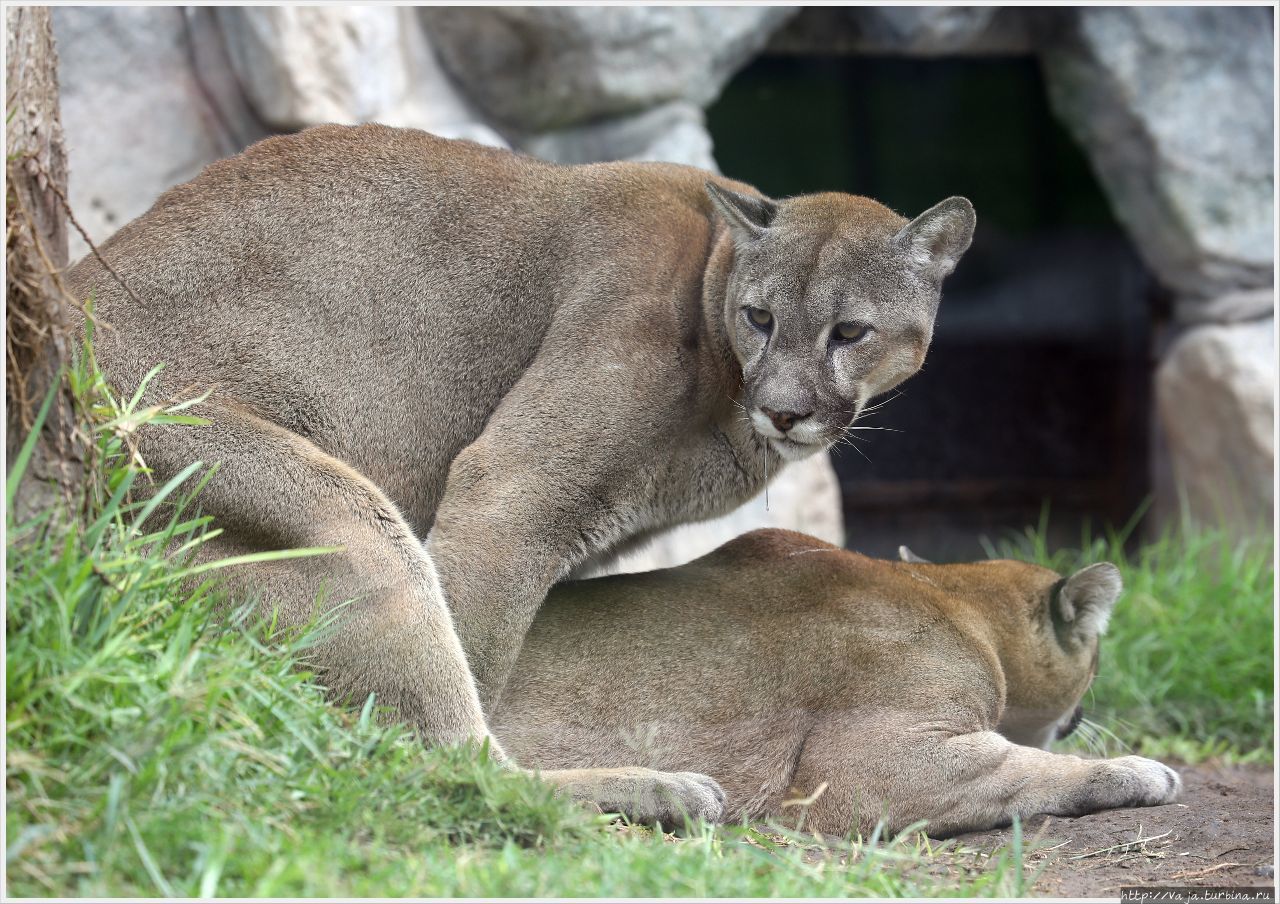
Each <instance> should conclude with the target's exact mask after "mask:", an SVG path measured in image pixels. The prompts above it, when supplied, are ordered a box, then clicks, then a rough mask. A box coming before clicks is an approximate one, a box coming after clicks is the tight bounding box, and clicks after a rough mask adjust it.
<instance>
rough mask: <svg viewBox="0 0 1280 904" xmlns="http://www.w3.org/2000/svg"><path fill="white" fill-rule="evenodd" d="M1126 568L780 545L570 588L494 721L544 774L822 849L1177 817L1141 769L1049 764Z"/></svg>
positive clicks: (816, 543)
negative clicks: (904, 837) (884, 834)
mask: <svg viewBox="0 0 1280 904" xmlns="http://www.w3.org/2000/svg"><path fill="white" fill-rule="evenodd" d="M1119 593H1120V574H1119V572H1118V571H1117V570H1116V568H1115V567H1114V566H1113V565H1108V564H1099V565H1091V566H1089V567H1088V568H1084V569H1081V570H1080V571H1077V572H1076V573H1075V574H1073V575H1071V576H1070V577H1068V578H1066V579H1062V578H1060V577H1059V576H1058V575H1057V574H1055V573H1054V572H1052V571H1050V570H1048V569H1046V568H1041V567H1038V566H1035V565H1028V564H1024V563H1021V562H1013V561H993V562H979V563H975V564H970V565H931V564H927V563H924V562H922V561H920V560H915V561H911V562H903V563H897V562H884V561H879V560H876V559H868V558H866V557H864V556H860V555H857V554H856V553H852V552H848V551H846V550H843V549H839V548H837V547H834V546H830V545H828V544H826V543H823V542H822V541H820V540H815V539H813V538H812V537H806V536H804V535H802V534H797V533H792V532H790V531H781V530H762V531H756V532H754V533H750V534H747V535H745V536H742V537H739V538H737V539H736V540H733V541H731V542H729V543H726V544H725V545H724V546H722V547H720V548H719V549H718V550H716V551H715V552H713V553H711V554H709V555H707V556H705V557H704V558H701V559H698V560H697V561H695V562H691V563H690V564H688V565H684V566H682V567H680V568H672V569H668V570H666V571H658V572H650V573H647V574H635V575H619V576H615V577H608V578H599V579H597V580H593V581H580V582H574V583H568V584H563V585H561V586H559V587H557V588H556V589H555V590H553V591H552V593H551V595H550V597H549V598H548V600H547V603H546V605H545V606H544V607H543V609H542V611H541V612H540V613H539V614H538V618H537V619H536V621H535V622H534V624H533V628H532V629H531V630H530V632H529V635H528V638H527V639H526V641H525V645H524V649H523V650H522V651H521V653H520V658H519V660H518V662H517V665H516V669H515V671H514V672H513V675H512V680H511V682H510V683H509V684H508V686H507V688H506V691H505V693H504V694H503V696H502V700H501V703H500V704H499V706H498V708H497V710H496V712H495V713H494V716H493V719H492V725H493V730H494V732H495V733H496V734H497V735H498V737H499V738H500V739H501V740H502V743H503V744H504V745H505V747H506V749H507V750H508V751H509V752H511V753H512V754H513V755H514V756H515V757H516V758H517V760H519V761H520V762H521V763H523V764H525V765H526V766H540V767H542V768H548V769H560V768H572V767H574V766H579V765H583V764H586V763H591V764H595V765H609V764H623V763H628V764H635V763H639V764H642V765H647V766H649V767H651V768H653V769H672V770H694V771H697V772H700V773H705V774H707V775H711V776H713V777H715V778H716V779H717V780H718V781H719V782H720V784H721V785H722V786H723V788H724V790H725V792H726V794H727V795H728V812H729V814H730V816H731V817H732V818H740V817H742V816H746V817H751V818H764V817H772V818H780V819H783V820H787V819H790V820H792V821H794V820H795V819H796V818H797V817H798V812H799V809H800V808H799V807H796V808H794V809H791V808H788V801H796V800H800V799H805V798H811V799H812V803H810V804H808V805H807V806H806V807H805V808H804V809H806V810H807V814H806V816H805V822H804V824H805V826H806V827H808V828H811V829H814V830H817V831H821V832H825V833H828V834H841V835H842V834H845V833H846V832H849V831H850V830H851V829H852V830H861V831H864V832H866V831H869V830H870V828H871V827H872V826H874V825H875V823H876V822H877V821H878V820H880V819H881V818H885V819H886V820H887V825H888V828H889V830H890V831H896V830H899V829H901V828H903V827H905V826H907V825H908V824H910V823H913V822H916V821H917V820H927V821H928V826H927V831H928V832H929V833H930V834H933V835H938V836H945V835H951V834H955V833H958V832H966V831H972V830H980V829H987V828H992V827H995V826H998V825H1002V824H1006V823H1008V822H1009V821H1010V820H1011V819H1012V818H1013V817H1014V816H1018V817H1023V818H1025V817H1027V816H1031V815H1033V814H1036V813H1050V814H1057V815H1062V816H1073V815H1078V814H1082V813H1088V812H1092V811H1094V810H1101V809H1106V808H1108V807H1128V806H1147V805H1152V804H1164V803H1169V802H1170V801H1172V800H1173V799H1174V798H1175V797H1176V796H1177V794H1178V791H1179V788H1180V782H1179V779H1178V775H1177V773H1175V772H1174V771H1173V770H1171V769H1169V768H1167V767H1165V766H1163V765H1161V764H1160V763H1157V762H1155V761H1153V760H1148V759H1144V758H1142V757H1137V756H1126V757H1121V758H1119V759H1110V760H1106V759H1102V760H1091V759H1082V758H1080V757H1077V756H1070V755H1066V754H1058V753H1049V752H1047V750H1046V749H1045V748H1048V746H1049V744H1050V742H1052V741H1053V740H1055V739H1056V738H1061V737H1063V736H1065V735H1066V734H1069V733H1070V732H1071V731H1072V730H1073V729H1074V728H1075V726H1076V723H1077V722H1078V721H1079V719H1080V711H1081V710H1080V705H1079V701H1080V698H1081V697H1082V695H1083V694H1084V692H1085V690H1086V689H1087V688H1088V687H1089V683H1090V682H1091V681H1092V680H1093V675H1094V671H1095V669H1096V668H1097V662H1098V636H1099V635H1100V634H1101V633H1102V632H1103V630H1104V629H1105V627H1106V623H1107V619H1108V616H1109V615H1110V613H1111V608H1112V606H1113V605H1114V604H1115V601H1116V597H1117V596H1118V595H1119Z"/></svg>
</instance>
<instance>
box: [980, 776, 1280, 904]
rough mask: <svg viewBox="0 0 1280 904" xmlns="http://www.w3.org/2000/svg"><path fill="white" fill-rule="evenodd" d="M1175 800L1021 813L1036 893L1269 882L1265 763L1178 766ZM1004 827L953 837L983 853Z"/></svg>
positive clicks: (1270, 825) (1093, 893)
mask: <svg viewBox="0 0 1280 904" xmlns="http://www.w3.org/2000/svg"><path fill="white" fill-rule="evenodd" d="M1178 771H1179V772H1180V773H1181V775H1182V782H1183V789H1184V790H1183V795H1182V799H1181V800H1180V801H1179V802H1178V803H1176V804H1170V805H1167V806H1163V807H1145V808H1141V809H1134V810H1109V811H1106V812H1102V813H1094V814H1092V815H1089V816H1081V817H1078V818H1076V819H1064V818H1061V817H1050V816H1041V817H1036V818H1034V819H1031V820H1028V821H1027V823H1026V824H1025V826H1024V827H1023V838H1024V839H1025V840H1026V842H1027V843H1026V848H1027V849H1028V851H1029V853H1028V854H1027V855H1026V858H1025V862H1026V864H1027V866H1028V868H1029V870H1030V871H1031V872H1032V873H1033V874H1034V873H1035V872H1036V871H1037V870H1038V871H1039V875H1038V877H1037V878H1036V879H1035V884H1034V886H1033V888H1032V893H1033V894H1035V895H1044V896H1054V897H1069V898H1082V897H1088V898H1097V897H1107V898H1114V897H1117V896H1119V894H1120V888H1121V887H1122V886H1126V885H1158V886H1192V887H1196V886H1200V887H1213V886H1247V885H1253V886H1259V885H1260V886H1274V885H1275V875H1274V872H1272V870H1273V868H1274V863H1275V846H1274V837H1275V836H1274V803H1273V802H1274V800H1275V786H1274V783H1273V774H1272V770H1271V768H1270V767H1260V766H1253V767H1244V766H1235V767H1227V766H1212V765H1206V766H1194V767H1191V766H1184V767H1180V768H1179V769H1178ZM1009 839H1010V832H1009V830H1008V829H1004V830H1000V831H994V832H975V833H971V834H968V835H963V836H960V837H959V838H958V839H957V842H958V843H959V844H960V845H961V846H963V847H964V848H968V849H976V850H977V851H982V852H988V853H989V852H991V851H994V850H995V849H997V848H999V847H1000V846H1001V845H1005V844H1008V842H1009Z"/></svg>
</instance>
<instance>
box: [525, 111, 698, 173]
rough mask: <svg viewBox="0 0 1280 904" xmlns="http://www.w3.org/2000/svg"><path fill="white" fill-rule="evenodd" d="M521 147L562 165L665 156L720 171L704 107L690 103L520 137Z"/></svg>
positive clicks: (652, 158) (674, 160)
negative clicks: (712, 148)
mask: <svg viewBox="0 0 1280 904" xmlns="http://www.w3.org/2000/svg"><path fill="white" fill-rule="evenodd" d="M517 145H518V146H519V147H520V149H521V150H523V151H527V152H528V153H530V154H533V155H535V156H538V157H542V158H543V159H545V160H554V161H555V162H557V163H595V162H597V161H601V160H665V161H667V162H668V163H684V164H687V165H689V166H697V167H701V168H702V169H708V170H713V171H714V170H716V161H715V158H714V157H712V155H711V135H710V133H709V132H707V127H706V120H705V118H704V117H703V115H702V109H701V108H700V107H697V106H695V105H694V104H691V103H688V102H686V101H674V102H672V103H669V104H662V105H661V106H657V107H654V108H652V109H650V110H645V111H644V112H643V113H636V114H634V115H631V116H616V117H613V118H611V119H602V120H597V121H595V122H590V123H587V124H586V125H581V126H571V127H569V128H567V129H561V130H559V131H554V132H543V133H541V134H537V135H529V136H526V137H524V138H523V139H517Z"/></svg>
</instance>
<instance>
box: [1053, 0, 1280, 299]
mask: <svg viewBox="0 0 1280 904" xmlns="http://www.w3.org/2000/svg"><path fill="white" fill-rule="evenodd" d="M1073 22H1074V24H1073V26H1072V27H1071V29H1070V30H1069V33H1068V34H1067V35H1066V36H1065V38H1064V40H1063V41H1062V42H1061V43H1060V44H1058V45H1057V46H1055V47H1054V48H1052V49H1050V50H1048V51H1047V52H1046V53H1045V57H1044V60H1045V71H1046V75H1047V78H1048V84H1049V90H1050V98H1051V100H1052V102H1053V105H1054V107H1055V109H1056V110H1057V112H1058V114H1059V115H1060V116H1061V118H1062V119H1063V120H1064V122H1065V123H1066V124H1067V126H1068V127H1069V128H1070V130H1071V131H1072V132H1073V133H1074V134H1075V136H1076V137H1077V138H1078V139H1079V140H1080V142H1081V143H1082V144H1083V145H1084V147H1085V149H1086V150H1087V152H1088V154H1089V156H1090V158H1091V159H1092V161H1093V165H1094V168H1095V169H1096V170H1097V172H1098V175H1099V178H1100V179H1101V180H1102V183H1103V186H1104V187H1105V188H1106V190H1107V194H1108V195H1109V197H1110V198H1111V201H1112V205H1113V207H1114V209H1115V211H1116V215H1117V216H1118V217H1119V218H1120V220H1121V221H1122V222H1123V223H1124V224H1125V226H1126V227H1127V229H1128V230H1129V233H1130V234H1131V235H1132V236H1133V237H1134V239H1135V241H1136V242H1137V244H1138V247H1139V250H1140V251H1141V252H1142V254H1143V256H1144V258H1145V259H1146V260H1147V262H1148V264H1149V265H1150V266H1151V267H1152V268H1153V269H1154V270H1155V272H1156V274H1157V275H1158V276H1159V277H1160V278H1161V280H1162V281H1163V282H1165V283H1166V284H1167V285H1169V286H1171V287H1172V288H1174V289H1176V290H1177V291H1178V292H1180V293H1181V294H1183V295H1184V296H1188V297H1190V298H1197V299H1211V298H1214V297H1217V296H1220V295H1222V294H1224V293H1227V292H1231V291H1233V290H1236V289H1241V288H1245V289H1247V288H1259V287H1268V286H1270V285H1271V272H1272V260H1273V246H1274V241H1275V237H1274V233H1273V229H1272V218H1273V206H1272V186H1273V184H1274V173H1273V168H1272V161H1273V147H1272V129H1273V121H1274V102H1275V101H1274V94H1273V89H1272V58H1273V51H1274V48H1273V46H1272V39H1271V32H1272V26H1271V11H1270V10H1268V9H1267V8H1265V7H1230V8H1228V7H1175V8H1170V7H1081V8H1078V9H1076V10H1074V18H1073Z"/></svg>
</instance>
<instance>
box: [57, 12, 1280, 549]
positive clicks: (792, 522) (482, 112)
mask: <svg viewBox="0 0 1280 904" xmlns="http://www.w3.org/2000/svg"><path fill="white" fill-rule="evenodd" d="M1272 16H1273V12H1272V10H1270V9H1269V8H1266V7H1236V8H1226V7H1138V8H1125V7H1074V8H1071V7H1063V8H1031V7H1008V8H994V7H992V8H985V7H984V8H978V7H973V8H966V7H853V8H831V7H824V8H816V7H815V8H805V9H800V8H769V7H749V8H748V7H744V8H733V7H608V8H605V7H600V8H593V7H518V8H501V7H438V8H430V7H421V8H416V9H397V8H391V7H291V8H273V7H244V8H238V7H218V8H205V7H190V8H172V7H58V8H55V9H54V11H53V18H54V28H55V34H56V36H57V39H58V42H59V49H60V57H61V60H62V70H61V73H60V74H61V81H62V95H63V96H62V104H63V120H64V126H65V129H66V134H67V143H68V149H69V154H70V158H71V199H72V202H73V204H74V205H75V207H76V210H77V213H78V218H79V220H80V222H81V223H82V224H83V225H84V227H85V229H86V230H87V232H88V233H89V235H90V236H91V238H93V239H94V240H95V241H97V240H101V239H102V238H105V237H106V236H107V235H109V234H110V233H111V232H113V231H114V230H115V229H116V228H118V227H119V226H120V225H121V224H123V223H124V222H126V221H128V220H129V219H131V218H132V217H134V216H136V215H138V214H139V213H141V212H142V211H143V210H145V209H146V208H147V206H149V205H150V204H151V202H152V201H153V200H154V199H155V197H156V196H157V195H158V194H159V193H160V192H161V191H162V190H163V189H165V188H167V187H168V186H170V185H172V184H176V183H178V182H182V181H184V180H186V179H188V178H190V177H192V176H194V175H195V174H196V173H197V172H198V171H199V170H200V169H201V168H202V167H203V166H204V165H206V164H207V163H209V162H211V161H213V160H215V159H218V158H219V157H223V156H226V155H228V154H231V153H235V152H236V151H238V150H240V149H241V148H242V147H244V146H245V145H246V144H248V143H250V142H252V141H254V140H256V139H258V138H260V137H263V136H265V135H268V134H271V133H273V132H278V131H287V130H292V129H298V128H302V127H304V126H307V125H311V124H315V123H319V122H329V121H336V122H353V123H354V122H363V121H370V120H377V121H382V122H387V123H390V124H393V125H402V126H413V127H418V128H424V129H428V130H430V131H434V132H437V133H439V134H443V135H447V136H451V137H465V138H470V139H472V140H476V141H481V142H484V143H488V144H494V145H499V146H509V147H513V148H516V149H519V150H522V151H525V152H528V153H532V154H536V155H539V156H542V157H546V158H548V159H552V160H557V161H561V162H567V163H585V162H591V161H596V160H607V159H654V160H670V161H676V162H683V163H690V164H693V165H697V166H702V167H706V168H714V167H715V159H714V154H713V150H714V149H713V147H712V142H711V138H710V135H709V134H708V133H707V130H706V127H705V124H704V120H703V110H704V109H705V107H706V106H707V104H709V103H710V102H711V101H712V100H714V98H715V97H716V96H717V94H718V93H719V91H720V90H721V89H722V88H723V86H724V84H725V83H726V82H727V80H728V79H729V78H730V77H731V76H732V75H733V73H734V72H735V71H736V70H737V69H738V68H739V67H741V66H742V65H744V64H745V63H746V62H748V61H749V60H750V59H751V58H752V57H753V56H754V55H756V54H758V53H760V52H762V51H764V50H766V49H768V50H769V51H771V52H776V53H828V54H829V53H871V54H906V55H916V56H924V57H928V56H938V55H943V54H983V53H1034V54H1037V55H1039V56H1040V58H1041V60H1042V62H1043V65H1044V71H1045V76H1046V81H1047V84H1048V87H1049V92H1050V99H1051V101H1052V103H1053V106H1054V109H1055V110H1056V112H1057V114H1058V115H1059V116H1060V117H1061V119H1062V120H1063V122H1064V123H1065V124H1066V126H1067V128H1068V129H1069V130H1070V131H1071V132H1072V134H1073V135H1075V136H1076V138H1077V139H1078V140H1079V141H1080V142H1081V144H1082V145H1083V147H1084V149H1085V151H1086V153H1087V154H1088V155H1089V157H1090V159H1091V160H1092V162H1093V165H1094V168H1095V169H1096V171H1097V173H1098V176H1099V179H1100V181H1101V183H1102V185H1103V187H1104V189H1105V190H1106V192H1107V194H1108V196H1109V197H1110V199H1111V202H1112V204H1113V206H1114V209H1115V212H1116V215H1117V217H1118V219H1119V220H1120V221H1121V222H1122V223H1123V224H1124V225H1125V227H1126V228H1127V229H1128V230H1129V232H1130V234H1131V235H1132V237H1133V239H1134V242H1135V244H1136V246H1137V247H1138V249H1139V250H1140V252H1141V253H1142V255H1143V256H1144V258H1145V259H1146V261H1147V262H1148V264H1149V266H1150V267H1151V268H1152V270H1153V272H1154V273H1155V274H1156V275H1157V276H1158V278H1159V279H1160V280H1161V281H1162V282H1163V283H1164V284H1165V285H1166V286H1167V287H1168V288H1169V289H1170V290H1171V291H1172V292H1173V293H1174V294H1175V303H1174V310H1175V322H1176V325H1177V326H1178V328H1179V329H1185V330H1187V331H1188V332H1187V337H1186V339H1185V341H1183V342H1178V343H1175V344H1174V345H1173V346H1172V350H1171V351H1170V354H1169V357H1168V358H1167V360H1166V361H1165V362H1164V364H1163V365H1162V366H1161V367H1160V369H1159V371H1158V374H1157V377H1156V379H1157V382H1158V386H1157V392H1158V395H1159V398H1160V400H1161V405H1160V412H1161V419H1162V424H1163V426H1164V428H1165V431H1164V433H1165V436H1166V437H1167V439H1168V443H1169V446H1170V454H1171V456H1172V459H1173V462H1174V467H1175V470H1176V471H1177V473H1178V475H1179V477H1180V479H1181V480H1182V482H1183V484H1184V485H1187V486H1191V485H1192V484H1194V486H1195V487H1196V489H1195V490H1194V492H1188V493H1187V494H1186V495H1187V498H1189V499H1192V500H1193V502H1192V508H1193V509H1194V510H1195V512H1194V513H1195V514H1197V515H1198V516H1200V517H1201V518H1202V519H1203V520H1208V521H1213V520H1216V519H1217V518H1218V511H1219V509H1220V508H1221V507H1220V506H1210V505H1209V503H1208V502H1207V500H1209V499H1211V498H1215V497H1216V496H1217V495H1225V494H1229V493H1231V492H1233V491H1232V490H1231V489H1230V487H1232V486H1234V485H1235V484H1236V483H1238V482H1239V481H1238V474H1237V472H1238V471H1240V469H1245V470H1246V471H1247V472H1248V475H1249V476H1248V479H1246V480H1245V481H1244V484H1243V485H1244V486H1247V487H1250V488H1252V489H1251V492H1253V493H1254V495H1255V497H1256V498H1257V499H1258V500H1259V504H1260V505H1265V507H1270V506H1271V505H1273V504H1274V500H1273V498H1272V494H1271V489H1270V486H1271V484H1270V475H1271V473H1272V467H1273V465H1272V460H1273V453H1272V452H1270V451H1268V448H1269V447H1264V446H1262V445H1258V444H1256V443H1253V444H1252V445H1250V446H1249V448H1251V449H1252V450H1253V451H1252V452H1250V453H1249V454H1248V455H1242V456H1237V457H1232V456H1230V455H1227V454H1225V453H1224V454H1222V455H1213V454H1207V453H1206V452H1205V449H1204V447H1203V446H1202V445H1200V444H1195V443H1193V442H1192V435H1191V433H1189V432H1187V430H1185V429H1184V426H1185V424H1184V421H1183V420H1181V419H1180V418H1181V417H1182V411H1181V410H1180V409H1179V408H1178V406H1177V402H1176V399H1178V398H1179V397H1181V396H1184V395H1186V394H1187V393H1188V392H1189V388H1194V390H1195V391H1194V395H1195V396H1196V398H1197V399H1199V400H1200V404H1201V407H1202V410H1210V409H1212V410H1217V411H1229V410H1240V411H1243V410H1246V409H1247V410H1248V411H1249V412H1250V417H1251V418H1252V419H1253V423H1251V425H1250V427H1249V428H1248V430H1247V433H1248V436H1260V435H1262V434H1264V433H1265V434H1267V435H1270V434H1271V432H1272V430H1273V422H1272V420H1271V419H1272V414H1271V406H1268V405H1265V404H1260V403H1259V401H1258V400H1259V399H1260V398H1261V396H1258V395H1257V393H1260V392H1262V390H1261V389H1259V388H1258V387H1261V386H1262V385H1263V384H1264V383H1265V384H1267V385H1268V386H1269V387H1271V388H1270V389H1268V390H1267V391H1268V392H1270V393H1271V395H1270V396H1268V398H1272V399H1274V383H1275V380H1274V363H1273V361H1272V360H1271V359H1270V358H1266V356H1264V355H1260V354H1259V353H1258V340H1257V336H1260V335H1262V334H1263V333H1264V332H1266V331H1267V330H1268V329H1269V328H1270V324H1272V323H1273V322H1274V287H1273V285H1272V271H1273V266H1274V264H1273V260H1274V250H1273V245H1274V239H1275V237H1274V232H1273V225H1272V224H1273V218H1274V209H1273V202H1272V196H1273V184H1274V171H1273V148H1272V128H1273V120H1274V88H1273V84H1272V60H1273V57H1274V46H1273V42H1272V26H1271V22H1272ZM84 250H85V245H84V244H83V242H81V241H80V240H79V237H78V236H75V235H73V238H72V256H73V257H78V256H79V254H81V253H83V251H84ZM1193 325H1194V328H1193ZM1227 325H1230V328H1227ZM1215 326H1216V327H1219V328H1215ZM1196 349H1199V350H1200V351H1198V352H1195V353H1194V354H1193V352H1194V351H1195V350H1196ZM1210 362H1216V363H1214V364H1213V366H1210ZM1228 364H1230V366H1227V365H1228ZM1219 365H1221V366H1219ZM1245 373H1248V374H1250V375H1251V376H1249V377H1248V378H1247V379H1245V378H1244V377H1243V376H1242V375H1243V374H1245ZM1241 380H1244V383H1241ZM1245 383H1247V384H1248V386H1249V387H1251V388H1249V389H1248V390H1247V391H1245V390H1243V389H1241V388H1240V387H1241V386H1242V385H1244V384H1245ZM1242 392H1243V393H1244V395H1247V396H1248V397H1249V398H1250V399H1251V401H1250V402H1249V403H1248V404H1244V403H1242V402H1240V399H1241V398H1242V397H1243V396H1242V395H1241V393H1242ZM1213 429H1214V430H1216V431H1225V430H1226V427H1225V425H1221V424H1220V425H1218V426H1215V427H1214V428H1213ZM1237 439H1238V440H1239V442H1241V443H1246V444H1249V443H1252V440H1247V439H1245V438H1241V437H1239V436H1238V437H1237ZM1222 442H1223V443H1225V444H1226V445H1228V446H1231V447H1232V448H1234V444H1235V442H1236V440H1234V439H1231V438H1230V437H1229V436H1228V435H1227V433H1226V432H1223V433H1222ZM1255 453H1256V454H1255ZM1264 478H1265V479H1264ZM780 479H785V480H787V481H794V487H795V489H787V487H788V486H790V484H785V483H784V484H781V485H777V484H776V485H775V489H774V490H772V491H771V498H770V505H769V508H768V511H764V510H763V500H756V501H755V502H753V504H751V505H749V506H746V507H744V508H743V509H742V510H740V511H739V512H738V513H735V515H734V516H732V517H731V518H730V519H727V520H725V521H723V522H721V523H720V524H719V525H706V526H700V527H698V528H693V529H689V530H685V531H683V532H682V533H681V534H680V535H679V539H671V538H668V539H666V540H662V541H660V542H659V543H657V544H655V545H654V546H653V547H652V548H651V549H650V552H649V553H648V555H649V557H650V558H649V560H648V561H650V562H653V563H659V562H668V561H674V560H677V559H680V558H683V557H685V555H686V554H687V553H688V551H689V550H693V549H695V548H697V547H699V546H701V545H705V543H703V542H701V541H698V540H695V536H696V537H701V538H703V540H706V538H710V537H713V536H719V535H721V533H723V531H726V530H733V531H738V530H741V529H747V528H749V527H751V526H755V525H758V524H762V523H774V524H782V525H785V526H789V527H796V528H799V529H804V530H809V531H811V532H814V533H818V534H819V535H821V536H824V537H825V538H827V539H833V540H837V541H838V540H839V538H840V519H839V512H840V508H839V497H838V492H837V490H836V488H835V482H834V477H833V475H832V474H831V471H830V466H829V464H827V463H826V462H825V460H823V461H811V462H807V463H804V464H802V465H801V466H798V467H795V468H792V469H791V471H790V472H789V473H788V474H785V475H783V478H780ZM707 542H709V541H707ZM615 564H616V563H615Z"/></svg>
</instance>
